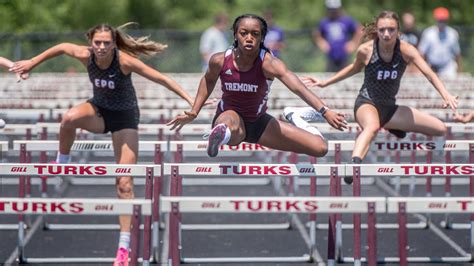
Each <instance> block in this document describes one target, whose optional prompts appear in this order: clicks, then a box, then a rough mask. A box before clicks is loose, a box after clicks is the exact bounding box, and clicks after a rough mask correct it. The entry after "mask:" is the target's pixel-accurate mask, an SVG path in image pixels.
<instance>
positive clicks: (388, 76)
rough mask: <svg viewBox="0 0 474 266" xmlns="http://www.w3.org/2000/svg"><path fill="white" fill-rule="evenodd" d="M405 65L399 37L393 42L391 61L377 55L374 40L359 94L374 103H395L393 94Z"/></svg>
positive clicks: (396, 89)
mask: <svg viewBox="0 0 474 266" xmlns="http://www.w3.org/2000/svg"><path fill="white" fill-rule="evenodd" d="M406 66H407V64H406V62H405V61H404V60H403V56H402V52H401V51H400V40H399V39H397V43H396V44H395V50H394V52H393V56H392V61H390V62H389V63H387V62H385V61H383V60H382V58H381V57H380V56H379V49H378V41H377V40H374V48H373V51H372V56H371V57H370V61H369V63H368V64H367V66H365V70H364V74H365V77H364V84H362V88H361V89H360V91H359V94H360V95H362V96H363V97H365V98H368V99H370V100H372V101H373V102H374V103H375V104H381V105H393V104H395V101H396V100H395V95H397V93H398V90H399V89H400V80H401V78H402V75H403V73H404V72H405V69H406Z"/></svg>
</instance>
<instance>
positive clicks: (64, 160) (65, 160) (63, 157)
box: [56, 152, 71, 163]
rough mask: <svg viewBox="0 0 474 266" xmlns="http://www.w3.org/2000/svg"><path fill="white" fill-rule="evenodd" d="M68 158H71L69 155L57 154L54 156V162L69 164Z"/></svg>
mask: <svg viewBox="0 0 474 266" xmlns="http://www.w3.org/2000/svg"><path fill="white" fill-rule="evenodd" d="M70 158H71V155H69V154H62V153H60V152H58V155H57V156H56V162H57V163H69V159H70Z"/></svg>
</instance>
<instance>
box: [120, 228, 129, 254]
mask: <svg viewBox="0 0 474 266" xmlns="http://www.w3.org/2000/svg"><path fill="white" fill-rule="evenodd" d="M119 248H124V249H127V250H128V249H129V248H130V232H120V237H119Z"/></svg>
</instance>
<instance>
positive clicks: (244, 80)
mask: <svg viewBox="0 0 474 266" xmlns="http://www.w3.org/2000/svg"><path fill="white" fill-rule="evenodd" d="M266 52H267V51H266V50H264V49H261V50H260V54H259V56H258V58H257V59H256V60H255V63H254V64H253V66H252V68H251V69H250V70H249V71H246V72H242V71H238V70H237V69H236V68H235V66H234V63H233V59H232V49H228V50H227V51H226V52H225V57H224V65H223V66H222V69H221V72H220V75H219V76H220V79H221V87H222V99H221V101H220V102H219V110H220V111H227V110H234V111H236V112H237V113H238V114H239V115H240V116H242V118H243V119H244V120H245V121H247V122H255V121H256V120H257V118H259V117H260V116H261V115H262V114H264V113H265V111H266V110H267V101H268V93H269V92H270V85H271V83H272V80H268V79H267V78H265V75H264V74H263V70H262V64H263V59H264V57H265V53H266Z"/></svg>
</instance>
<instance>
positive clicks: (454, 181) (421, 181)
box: [389, 177, 469, 185]
mask: <svg viewBox="0 0 474 266" xmlns="http://www.w3.org/2000/svg"><path fill="white" fill-rule="evenodd" d="M397 179H398V178H391V179H390V181H389V182H390V185H397V184H398V183H400V184H401V185H412V184H415V185H426V178H416V179H413V178H411V177H406V178H400V179H398V180H399V181H397ZM431 184H432V185H445V184H446V178H444V177H432V178H431ZM451 185H469V178H465V177H456V178H451Z"/></svg>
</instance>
